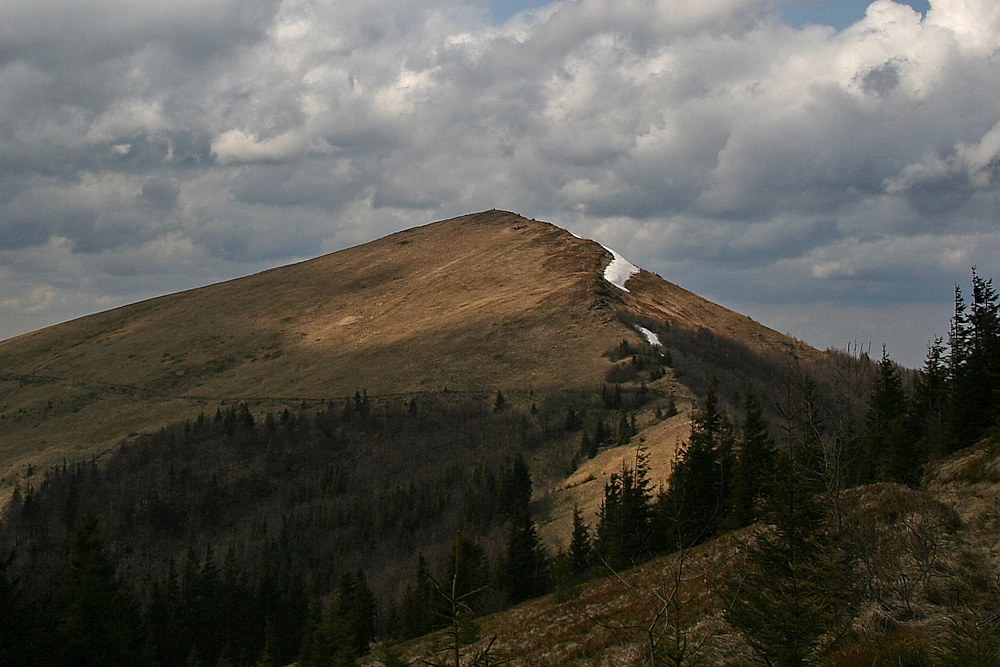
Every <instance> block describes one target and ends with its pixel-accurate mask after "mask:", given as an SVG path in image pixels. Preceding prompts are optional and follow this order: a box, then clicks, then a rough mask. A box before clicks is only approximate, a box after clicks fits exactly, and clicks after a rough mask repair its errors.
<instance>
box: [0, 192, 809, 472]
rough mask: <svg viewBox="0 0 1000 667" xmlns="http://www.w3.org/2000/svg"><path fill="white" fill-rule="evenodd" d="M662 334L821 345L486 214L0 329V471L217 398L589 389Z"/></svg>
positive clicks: (792, 347)
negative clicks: (619, 350)
mask: <svg viewBox="0 0 1000 667" xmlns="http://www.w3.org/2000/svg"><path fill="white" fill-rule="evenodd" d="M656 331H659V335H660V336H663V337H665V336H667V335H668V334H669V333H670V332H673V333H675V334H677V335H681V334H684V332H686V334H684V335H685V336H687V337H689V338H690V339H691V340H698V339H699V336H700V337H701V339H702V340H703V339H704V337H705V336H712V337H714V338H713V342H712V345H715V346H716V347H717V344H718V341H719V340H728V341H737V342H738V343H739V346H740V349H742V350H746V351H749V352H751V353H753V354H766V355H775V354H776V355H779V356H782V357H796V358H801V357H809V356H816V355H818V354H819V353H817V352H816V351H815V350H812V349H811V348H808V347H807V346H805V345H804V344H802V343H800V342H798V341H795V340H793V339H791V338H788V337H786V336H783V335H781V334H779V333H777V332H775V331H772V330H770V329H768V328H766V327H764V326H762V325H760V324H757V323H756V322H753V321H752V320H750V319H749V318H747V317H744V316H742V315H739V314H736V313H733V312H732V311H729V310H727V309H725V308H722V307H720V306H718V305H715V304H713V303H711V302H709V301H706V300H704V299H702V298H700V297H698V296H696V295H694V294H692V293H690V292H688V291H685V290H683V289H681V288H679V287H677V286H676V285H673V284H671V283H669V282H667V281H664V280H662V279H661V278H659V277H657V276H655V275H653V274H650V273H647V272H645V271H640V270H638V269H637V268H635V267H634V266H631V265H630V264H628V262H627V261H626V260H624V259H623V258H621V257H620V256H619V255H617V253H614V252H613V251H610V250H608V249H606V248H603V247H602V246H601V245H599V244H597V243H595V242H593V241H589V240H585V239H580V238H577V237H575V236H574V235H572V234H570V233H569V232H567V231H565V230H563V229H560V228H558V227H556V226H554V225H552V224H548V223H544V222H538V221H535V220H530V219H527V218H524V217H521V216H519V215H516V214H514V213H509V212H505V211H496V210H492V211H484V212H481V213H475V214H471V215H465V216H461V217H457V218H452V219H449V220H443V221H440V222H435V223H432V224H428V225H424V226H420V227H415V228H412V229H408V230H406V231H402V232H399V233H396V234H392V235H390V236H387V237H385V238H382V239H379V240H376V241H373V242H371V243H366V244H364V245H361V246H357V247H354V248H350V249H347V250H343V251H340V252H335V253H332V254H329V255H326V256H323V257H319V258H316V259H313V260H309V261H305V262H301V263H298V264H294V265H290V266H286V267H282V268H277V269H273V270H270V271H265V272H263V273H259V274H256V275H252V276H249V277H245V278H241V279H237V280H232V281H228V282H224V283H219V284H216V285H210V286H207V287H203V288H199V289H194V290H190V291H185V292H180V293H177V294H171V295H167V296H163V297H159V298H155V299H151V300H148V301H144V302H140V303H136V304H133V305H129V306H124V307H121V308H117V309H114V310H110V311H107V312H103V313H98V314H96V315H91V316H88V317H83V318H80V319H77V320H73V321H70V322H66V323H63V324H60V325H57V326H53V327H49V328H46V329H42V330H39V331H36V332H33V333H29V334H25V335H22V336H18V337H15V338H12V339H10V340H7V341H3V342H0V369H2V371H0V392H2V396H3V403H2V407H0V410H2V414H0V443H2V444H0V447H2V449H0V475H2V476H3V477H4V479H5V484H4V485H3V486H4V487H5V488H6V489H8V490H9V488H10V481H11V480H12V479H13V478H14V476H15V475H23V474H25V471H26V470H27V469H28V466H29V465H30V466H33V467H35V468H38V467H43V466H46V465H49V464H52V463H56V462H58V461H61V460H65V459H70V460H74V459H80V458H83V457H88V456H92V455H94V454H98V453H100V452H102V451H105V450H107V449H109V448H111V447H113V446H115V445H116V444H117V443H119V442H121V441H122V440H123V439H126V438H127V437H128V436H129V435H130V434H133V433H137V432H143V431H148V430H150V429H155V428H158V427H159V426H161V425H163V424H165V423H168V422H170V421H174V420H177V419H184V418H190V417H191V416H192V415H193V414H196V413H197V412H198V411H200V410H204V409H206V406H207V407H209V408H210V409H212V410H214V406H215V405H218V404H219V403H222V402H233V401H244V402H248V403H252V404H256V405H274V404H293V403H295V404H299V403H302V402H303V401H322V400H333V399H336V400H340V399H342V398H343V397H345V396H351V395H354V393H355V392H357V391H366V392H367V393H368V394H369V395H372V396H386V395H392V394H415V393H421V392H443V391H451V392H454V391H477V392H495V391H497V390H504V391H526V392H546V391H551V390H574V389H594V388H595V387H599V386H600V385H601V383H602V382H604V381H605V376H606V374H607V372H608V370H609V365H610V364H611V362H610V361H609V359H608V358H607V356H605V353H606V352H607V351H608V350H609V349H611V348H613V347H614V346H616V345H617V344H619V343H620V341H622V340H623V339H627V340H633V341H642V340H643V339H644V337H646V338H647V339H648V338H649V336H651V335H652V336H657V335H658V334H657V333H656ZM657 342H659V341H657ZM675 342H677V341H675ZM664 344H667V342H666V341H664ZM681 354H682V355H683V354H684V353H683V351H681ZM689 356H691V355H690V354H689Z"/></svg>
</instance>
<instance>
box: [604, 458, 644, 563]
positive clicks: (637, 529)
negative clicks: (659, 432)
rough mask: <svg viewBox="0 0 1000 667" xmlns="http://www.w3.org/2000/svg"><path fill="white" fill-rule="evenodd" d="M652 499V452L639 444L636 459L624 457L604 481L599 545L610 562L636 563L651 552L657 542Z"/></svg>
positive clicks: (606, 560)
mask: <svg viewBox="0 0 1000 667" xmlns="http://www.w3.org/2000/svg"><path fill="white" fill-rule="evenodd" d="M652 502H653V494H652V490H651V488H650V482H649V455H648V454H646V452H645V450H644V449H643V448H641V447H640V448H638V449H636V453H635V459H634V461H633V463H632V464H629V463H628V462H626V461H622V465H621V469H620V470H618V471H616V472H614V473H612V474H611V476H610V477H609V479H608V481H607V483H606V484H605V485H604V500H603V502H602V503H601V509H600V513H599V515H598V524H597V537H596V549H597V552H598V554H599V555H600V557H601V558H602V559H604V561H605V563H607V565H609V566H610V567H612V568H619V567H624V566H627V565H634V564H635V563H637V562H638V561H639V560H642V559H644V558H646V557H648V556H649V555H650V553H651V552H652V550H653V546H654V545H653V541H652V533H651V526H652V524H651V522H652V511H653V506H652Z"/></svg>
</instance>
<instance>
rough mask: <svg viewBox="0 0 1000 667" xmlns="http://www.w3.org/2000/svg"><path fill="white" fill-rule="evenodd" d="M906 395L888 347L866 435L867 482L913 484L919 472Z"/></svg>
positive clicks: (881, 362)
mask: <svg viewBox="0 0 1000 667" xmlns="http://www.w3.org/2000/svg"><path fill="white" fill-rule="evenodd" d="M905 426H906V393H905V392H904V390H903V381H902V379H901V378H900V376H899V369H898V368H897V367H896V363H895V362H894V361H893V360H892V359H891V358H890V357H889V354H888V352H886V349H885V347H883V348H882V358H881V359H880V360H879V362H878V364H877V365H876V371H875V379H874V380H873V381H872V390H871V398H870V400H869V403H868V413H867V415H866V417H865V430H864V434H863V435H862V443H863V446H864V461H865V466H864V468H865V470H867V478H863V480H862V481H866V482H871V481H878V480H893V481H906V482H912V481H915V480H914V476H915V475H916V474H917V471H919V463H920V462H919V461H915V459H914V456H913V449H912V442H911V441H910V439H909V438H907V437H906V436H907V433H906V428H905Z"/></svg>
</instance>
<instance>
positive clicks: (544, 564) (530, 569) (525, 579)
mask: <svg viewBox="0 0 1000 667" xmlns="http://www.w3.org/2000/svg"><path fill="white" fill-rule="evenodd" d="M497 574H498V578H499V580H500V581H499V584H500V588H501V590H503V591H504V592H506V594H507V599H508V600H509V601H510V602H511V603H513V604H517V603H518V602H521V601H523V600H527V599H529V598H533V597H538V596H539V595H543V594H545V593H546V592H547V591H548V588H549V577H548V557H547V556H546V554H545V549H544V547H543V546H542V543H541V541H540V540H539V539H538V533H537V532H536V530H535V524H534V522H533V521H532V520H531V513H530V512H529V511H526V510H525V511H521V512H519V513H518V514H517V515H516V516H515V517H514V518H513V519H512V520H511V525H510V532H509V533H508V536H507V545H506V548H505V549H504V553H503V557H502V560H501V564H500V567H499V568H498V573H497Z"/></svg>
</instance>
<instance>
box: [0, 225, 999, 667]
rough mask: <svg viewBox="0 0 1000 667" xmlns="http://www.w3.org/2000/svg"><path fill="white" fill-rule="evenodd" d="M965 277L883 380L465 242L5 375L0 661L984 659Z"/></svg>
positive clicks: (989, 499) (986, 583)
mask: <svg viewBox="0 0 1000 667" xmlns="http://www.w3.org/2000/svg"><path fill="white" fill-rule="evenodd" d="M974 278H976V279H977V280H978V282H976V283H975V284H976V291H975V293H976V294H977V295H979V297H977V301H976V302H975V304H976V305H977V307H979V311H978V312H979V315H983V314H984V313H986V314H987V315H990V317H979V318H978V319H975V320H973V319H969V320H966V321H967V322H968V326H967V328H966V329H964V330H962V331H961V332H960V333H961V336H956V337H955V341H956V345H957V346H958V348H959V349H960V350H962V349H967V350H968V351H969V354H967V355H961V354H960V355H958V356H957V357H954V358H953V359H949V358H948V357H946V356H944V355H943V353H942V352H941V350H938V352H939V356H938V357H937V359H938V361H937V363H936V364H935V363H929V365H928V367H927V368H926V369H925V370H924V371H922V372H921V373H919V374H911V375H912V376H907V375H905V371H904V369H900V368H899V367H897V366H896V365H895V364H894V363H893V362H892V360H891V359H889V358H888V357H887V356H886V355H883V358H882V359H881V360H879V361H878V362H876V363H873V362H872V361H871V360H870V359H868V358H867V356H865V355H859V356H850V355H846V354H838V353H832V352H819V351H817V350H814V349H811V348H809V347H808V346H806V345H804V344H803V343H801V342H799V341H797V340H795V339H793V338H790V337H788V336H785V335H782V334H779V333H777V332H775V331H772V330H770V329H768V328H766V327H763V326H761V325H759V324H757V323H755V322H753V321H752V320H750V319H749V318H747V317H745V316H742V315H739V314H737V313H733V312H732V311H729V310H727V309H725V308H722V307H720V306H718V305H715V304H712V303H710V302H708V301H706V300H704V299H702V298H700V297H698V296H696V295H694V294H692V293H690V292H688V291H686V290H683V289H682V288H680V287H678V286H676V285H673V284H671V283H669V282H667V281H665V280H663V279H662V278H660V277H658V276H656V275H653V274H650V273H648V272H645V271H642V270H640V269H638V268H637V267H634V266H632V265H631V264H629V263H628V262H627V260H625V259H624V258H622V257H620V256H619V255H618V254H617V253H616V252H614V251H612V250H609V249H606V248H603V247H601V246H600V245H599V244H597V243H595V242H593V241H587V240H584V239H579V238H577V237H575V236H573V235H572V234H570V233H568V232H565V231H563V230H561V229H559V228H557V227H555V226H553V225H550V224H548V223H543V222H537V221H534V220H528V219H525V218H523V217H520V216H517V215H515V214H512V213H506V212H502V211H488V212H483V213H478V214H473V215H468V216H463V217H460V218H454V219H451V220H445V221H441V222H438V223H432V224H429V225H425V226H423V227H417V228H414V229H411V230H407V231H405V232H400V233H398V234H394V235H392V236H389V237H386V238H384V239H380V240H378V241H374V242H372V243H369V244H366V245H363V246H359V247H357V248H352V249H349V250H344V251H341V252H338V253H333V254H331V255H327V256H324V257H320V258H317V259H315V260H311V261H307V262H303V263H300V264H296V265H293V266H289V267H284V268H280V269H274V270H272V271H268V272H264V273H261V274H258V275H254V276H250V277H247V278H243V279H240V280H234V281H230V282H227V283H222V284H219V285H212V286H208V287H205V288H201V289H198V290H192V291H190V292H184V293H180V294H175V295H169V296H165V297H161V298H159V299H153V300H151V301H147V302H143V303H139V304H135V305H132V306H127V307H123V308H119V309H116V310H113V311H109V312H106V313H100V314H97V315H93V316H90V317H87V318H81V319H79V320H75V321H72V322H68V323H65V324H63V325H60V326H57V327H51V328H49V329H45V330H42V331H38V332H35V333H32V334H28V335H25V336H20V337H18V338H14V339H11V340H8V341H4V342H3V343H0V363H2V368H3V375H2V378H0V383H2V385H0V392H2V394H0V400H2V403H0V405H2V407H0V410H2V413H0V417H2V418H0V436H2V440H0V442H2V443H3V445H2V446H3V447H4V449H3V450H2V459H0V462H2V465H3V466H5V467H4V472H5V475H4V476H5V479H4V484H5V487H4V488H5V489H6V490H7V493H8V494H9V498H7V499H6V507H5V508H4V510H3V513H2V518H0V662H2V661H4V659H5V658H7V657H9V656H14V657H15V660H14V662H15V663H16V662H17V659H21V660H22V661H27V662H28V663H30V662H38V660H39V659H40V657H41V656H47V659H49V658H50V662H51V664H58V665H76V664H84V663H85V662H86V660H95V661H96V662H97V663H98V664H112V663H113V664H137V665H139V664H142V665H145V664H164V665H165V664H171V665H172V664H217V663H218V664H238V665H252V664H269V660H272V659H273V660H276V661H278V664H285V663H289V662H292V661H298V664H301V665H303V666H304V667H310V666H312V665H320V664H329V661H330V660H331V659H333V658H332V656H339V657H337V658H336V660H335V662H336V664H352V661H353V659H354V658H357V657H361V656H364V655H366V654H367V653H368V652H369V644H370V642H371V641H372V640H375V639H388V640H391V641H404V640H408V639H412V638H414V637H420V636H422V635H423V636H424V638H423V639H418V640H416V641H415V642H413V643H404V644H402V645H401V646H400V649H399V650H400V651H401V652H402V653H403V654H404V655H407V656H408V657H410V658H411V659H415V658H422V659H429V660H430V663H428V664H443V663H441V661H440V660H437V658H433V656H431V654H432V653H437V652H438V649H442V644H441V642H442V641H443V640H442V637H444V638H445V639H447V633H446V634H445V635H442V634H440V633H438V634H432V635H430V636H427V633H428V632H431V631H433V630H435V629H440V628H446V627H449V626H452V627H455V628H458V627H459V626H460V625H461V626H462V628H465V629H461V630H460V631H459V630H456V632H459V634H460V635H461V639H462V641H461V642H460V643H461V644H462V646H457V647H455V649H456V650H459V651H460V652H461V651H466V652H468V651H475V650H477V647H478V648H479V649H482V650H487V649H488V650H489V651H495V652H498V653H502V654H505V655H507V656H508V657H513V658H516V659H517V660H520V661H521V664H566V663H567V662H572V663H577V664H607V663H608V662H615V663H617V662H625V663H637V662H646V657H648V649H649V648H650V647H651V646H653V645H654V644H655V645H657V646H659V648H658V649H657V651H659V652H660V654H661V655H660V657H668V658H669V654H671V651H677V650H681V651H682V652H686V651H688V649H689V648H690V650H692V651H694V653H693V654H692V653H685V655H684V656H683V657H684V659H685V660H686V659H691V658H699V657H700V658H704V659H706V660H707V661H708V662H715V663H725V664H730V663H733V662H740V661H746V660H750V659H751V658H752V654H753V653H756V654H758V656H763V657H764V658H765V659H766V660H768V661H771V662H772V663H774V664H802V663H803V661H805V662H817V661H819V660H820V659H822V660H824V661H831V660H832V662H830V663H829V664H845V665H847V664H938V663H937V662H933V661H932V662H927V661H921V660H923V658H919V656H924V657H927V656H930V655H931V654H932V653H934V654H935V655H937V653H940V651H938V647H937V643H941V642H937V639H938V638H939V637H947V638H948V639H947V642H944V648H943V649H941V650H947V651H951V653H950V654H949V655H952V656H953V657H954V656H958V655H960V653H957V652H956V651H958V649H957V648H955V647H956V646H959V645H961V646H964V647H965V648H964V649H962V650H966V651H967V653H966V654H964V655H978V654H977V653H976V652H975V651H979V653H980V654H981V653H982V651H983V650H987V651H992V650H993V648H991V647H992V646H993V644H991V642H994V640H995V639H996V636H1000V635H997V634H996V633H994V632H993V630H992V627H993V626H992V625H990V624H991V623H992V622H993V621H992V620H990V619H994V620H995V618H996V615H995V613H994V611H995V610H993V607H991V606H990V605H991V604H992V603H991V602H990V601H991V600H995V599H996V596H995V595H994V592H995V587H994V582H995V581H997V579H996V577H995V575H994V572H995V571H996V567H995V566H996V559H997V550H996V539H995V526H996V522H997V518H996V503H995V497H996V488H995V481H996V480H995V477H996V474H995V468H996V451H997V448H996V446H995V445H994V444H991V443H992V442H993V441H992V440H991V439H990V438H995V431H992V430H990V429H991V421H990V420H989V419H988V418H987V417H988V416H989V415H992V414H996V410H997V408H996V405H994V404H993V403H990V402H989V401H990V400H992V397H994V396H1000V390H994V389H989V390H988V391H982V390H981V386H980V384H979V383H978V382H979V379H980V378H982V377H992V378H996V377H1000V373H994V372H992V370H991V369H993V368H996V367H1000V366H997V364H1000V361H998V360H1000V334H998V333H997V332H1000V324H998V325H997V326H992V323H993V322H994V321H995V322H997V323H1000V303H997V302H998V301H1000V298H998V297H997V296H996V295H995V293H994V292H991V291H990V290H989V289H987V288H988V287H989V285H988V283H985V282H984V281H983V280H981V279H978V278H977V277H976V276H974ZM984 304H986V305H988V306H989V307H988V308H987V307H986V305H984ZM983 332H986V333H989V334H990V335H991V336H992V337H989V336H986V335H985V334H984V335H980V334H981V333H983ZM981 341H986V342H987V343H988V344H989V345H985V344H983V343H981ZM966 345H967V347H965V346H966ZM977 346H978V347H977ZM953 360H957V361H958V363H957V364H952V365H951V366H949V365H948V364H949V363H950V362H951V361H953ZM987 371H989V372H987ZM948 373H951V374H952V376H951V377H949V376H948ZM977 398H979V399H982V400H980V401H979V402H978V403H977V402H976V399H977ZM986 399H989V400H986ZM977 405H978V406H981V407H980V408H979V411H980V412H982V413H983V414H982V415H979V419H978V420H977V421H976V423H975V424H974V426H975V429H972V428H968V426H969V420H968V419H967V417H968V414H969V410H968V409H967V408H968V406H977ZM963 410H964V411H963ZM984 436H985V437H986V439H985V440H983V441H982V442H980V444H979V445H978V449H971V450H969V449H965V450H963V448H964V447H968V446H969V445H970V444H971V443H975V442H977V441H979V440H980V439H982V438H983V437H984ZM956 452H957V453H956ZM668 478H669V484H668V483H667V482H668ZM782 540H784V542H783V541H782ZM671 552H674V553H673V555H671V556H666V557H664V556H663V555H664V554H669V553H671ZM7 554H9V555H7ZM650 559H653V560H651V561H650ZM793 560H794V563H793ZM646 561H650V562H649V563H648V564H646V565H642V566H641V567H640V568H639V569H630V568H633V566H635V565H636V564H642V563H644V562H646ZM609 564H610V566H609ZM679 565H682V566H683V567H681V569H678V566H679ZM609 567H610V568H613V570H614V572H613V573H612V572H610V570H609ZM609 574H610V576H603V575H609ZM602 576H603V578H601V577H602ZM448 582H450V583H451V585H450V586H448ZM449 590H451V591H452V592H451V593H450V594H449V592H448V591H449ZM553 591H555V593H554V594H553V593H552V592H553ZM802 591H805V593H803V592H802ZM546 594H549V596H548V597H542V598H541V599H538V600H534V601H530V600H531V598H534V597H537V596H544V595H546ZM449 595H450V596H451V597H450V598H449ZM726 600H730V601H731V602H726ZM525 601H527V602H525ZM518 603H524V604H521V605H520V606H519V607H517V608H516V609H515V611H513V612H510V613H507V614H503V613H501V614H499V615H497V614H498V612H501V611H502V610H503V609H505V608H508V607H510V606H511V605H517V604H518ZM81 609H87V610H89V611H86V612H82V613H81V612H80V610H81ZM734 610H735V611H734ZM136 614H138V618H139V619H140V621H141V622H140V623H138V624H137V623H136V622H135V618H136ZM470 614H474V615H476V616H479V617H482V619H483V620H482V623H481V625H480V628H481V631H482V632H481V634H480V638H481V639H482V640H483V641H484V642H485V643H479V644H477V643H476V641H475V640H473V639H472V637H471V634H469V633H470V632H471V625H469V624H470V616H469V615H470ZM449 615H450V617H451V619H452V620H451V621H449ZM87 619H98V620H99V623H98V624H97V625H90V620H87ZM543 619H544V620H543ZM658 623H659V624H660V625H657V624H658ZM662 623H666V625H663V624H662ZM466 625H469V627H468V628H466ZM657 628H659V629H657ZM948 628H953V629H955V628H957V629H960V630H961V632H963V633H965V635H968V637H971V639H969V638H968V637H965V635H963V637H965V638H963V637H958V636H957V635H956V634H955V632H957V631H958V630H955V631H954V632H953V631H952V630H949V629H948ZM976 628H980V629H978V630H977V629H976ZM994 635H996V636H994ZM494 636H495V637H496V641H495V642H494V643H493V644H490V643H489V642H490V638H491V637H494ZM689 639H690V640H691V642H693V643H691V642H689V641H688V640H689ZM953 639H954V642H952V640H953ZM5 642H6V643H5ZM644 642H645V643H644ZM962 642H965V643H964V644H963V643H962ZM969 642H972V643H969ZM976 642H980V643H978V644H977V643H976ZM952 644H954V646H953V645H952ZM671 646H672V647H673V648H671ZM237 647H238V648H237ZM788 647H791V648H790V649H789V650H791V651H792V652H793V653H794V656H792V655H790V654H789V656H786V657H787V658H788V659H787V660H786V659H785V658H784V657H781V656H782V655H784V652H785V651H786V649H788ZM885 647H888V648H885ZM970 647H971V648H970ZM977 647H979V648H977ZM982 647H987V648H986V649H982ZM998 648H1000V645H998ZM442 650H443V649H442ZM969 651H971V653H969ZM935 652H937V653H935ZM437 654H438V657H440V656H441V655H442V654H440V653H437ZM911 654H912V655H915V656H918V659H916V660H917V661H916V662H912V663H908V662H906V661H905V660H904V659H903V658H905V657H906V656H907V655H911ZM377 655H378V654H376V655H375V657H376V658H377ZM941 655H944V653H941ZM452 656H453V653H452ZM644 656H646V657H644ZM880 656H881V657H880ZM675 657H676V656H675ZM897 658H899V659H898V660H897ZM657 660H659V658H657ZM886 661H888V662H886ZM940 664H969V663H968V660H965V662H961V661H959V662H957V663H956V662H941V663H940Z"/></svg>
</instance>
